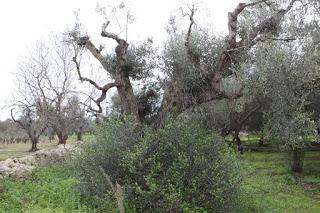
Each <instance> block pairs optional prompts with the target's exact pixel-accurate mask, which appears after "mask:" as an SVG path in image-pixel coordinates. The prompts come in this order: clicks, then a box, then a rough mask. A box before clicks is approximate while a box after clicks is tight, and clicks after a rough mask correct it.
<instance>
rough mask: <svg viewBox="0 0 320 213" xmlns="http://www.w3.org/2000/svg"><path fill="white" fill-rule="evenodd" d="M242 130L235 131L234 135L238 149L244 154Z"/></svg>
mask: <svg viewBox="0 0 320 213" xmlns="http://www.w3.org/2000/svg"><path fill="white" fill-rule="evenodd" d="M239 133H240V131H237V130H236V131H234V135H233V141H234V143H235V145H236V146H237V149H238V151H239V153H240V154H243V147H242V143H241V139H240V136H239Z"/></svg>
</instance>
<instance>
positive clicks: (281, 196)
mask: <svg viewBox="0 0 320 213" xmlns="http://www.w3.org/2000/svg"><path fill="white" fill-rule="evenodd" d="M242 160H243V163H244V168H245V173H244V182H245V185H244V188H245V191H246V192H247V193H248V194H249V195H250V197H252V199H253V200H252V212H288V213H289V212H290V213H291V212H297V213H298V212H299V213H303V212H305V213H313V212H314V213H317V212H320V153H319V152H308V153H306V156H305V161H304V164H305V166H304V172H303V174H301V175H299V176H298V178H295V177H294V175H292V174H291V173H290V172H289V171H288V168H287V166H286V162H285V161H286V156H285V155H284V154H282V153H255V152H252V153H245V154H244V155H243V156H242Z"/></svg>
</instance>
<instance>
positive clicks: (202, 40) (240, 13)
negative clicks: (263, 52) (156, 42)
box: [158, 0, 298, 126]
mask: <svg viewBox="0 0 320 213" xmlns="http://www.w3.org/2000/svg"><path fill="white" fill-rule="evenodd" d="M296 5H298V1H297V0H288V1H282V3H278V1H268V0H261V1H250V2H248V3H239V4H238V5H237V6H236V7H235V9H234V10H233V11H231V12H229V13H228V25H227V26H228V34H227V36H225V37H222V36H215V35H213V34H212V33H210V29H206V28H205V27H204V28H201V27H199V25H196V24H195V23H196V20H195V17H196V12H197V9H196V8H195V7H194V6H192V7H189V8H187V12H185V11H182V15H183V16H184V17H188V19H189V26H188V28H187V29H186V30H180V29H179V27H178V25H180V24H179V23H177V22H176V19H174V18H173V19H171V20H170V24H169V27H168V32H169V39H168V41H167V42H166V44H165V48H164V51H163V54H162V55H163V57H162V62H163V63H162V71H163V72H164V73H165V75H166V79H165V89H164V90H165V95H164V99H163V100H164V101H163V110H162V111H161V113H160V115H159V119H158V125H159V126H161V125H162V124H163V122H164V120H165V118H166V115H167V114H169V113H170V112H172V111H176V112H178V113H180V112H182V111H184V110H185V109H188V108H190V107H193V106H196V105H201V104H203V103H208V102H211V101H217V100H222V99H228V100H235V99H238V98H240V97H242V96H243V89H244V86H243V85H242V84H241V81H240V80H239V82H238V83H239V87H238V90H237V91H234V92H233V93H228V92H226V91H225V90H224V88H223V81H224V79H225V78H227V77H229V76H232V75H233V76H236V77H237V74H238V72H239V70H240V69H241V67H242V65H243V63H245V62H246V60H247V57H248V55H249V53H250V52H251V51H252V50H253V49H254V48H255V46H256V45H257V44H259V43H262V42H265V41H268V40H277V41H290V40H291V38H288V37H284V38H282V37H279V32H280V31H281V26H282V23H283V21H284V20H285V17H286V16H287V15H288V13H289V12H290V11H291V10H292V9H293V8H295V6H296ZM194 29H196V30H194ZM173 109H175V110H173Z"/></svg>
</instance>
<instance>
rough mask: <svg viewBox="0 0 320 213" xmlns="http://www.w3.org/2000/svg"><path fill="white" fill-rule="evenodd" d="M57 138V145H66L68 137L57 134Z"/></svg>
mask: <svg viewBox="0 0 320 213" xmlns="http://www.w3.org/2000/svg"><path fill="white" fill-rule="evenodd" d="M57 136H58V145H59V144H63V145H65V144H66V143H67V139H68V135H66V134H63V133H57Z"/></svg>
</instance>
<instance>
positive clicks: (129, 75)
mask: <svg viewBox="0 0 320 213" xmlns="http://www.w3.org/2000/svg"><path fill="white" fill-rule="evenodd" d="M116 11H120V12H121V13H122V14H125V21H124V22H125V23H124V25H125V26H126V27H125V35H123V33H122V34H120V35H118V34H116V33H113V32H110V31H109V28H110V24H111V19H110V17H109V16H108V15H107V12H109V11H106V9H105V8H103V7H98V12H99V13H101V14H102V16H103V17H104V18H105V20H106V22H105V23H103V24H102V28H101V36H102V37H103V38H107V39H110V40H113V41H114V42H115V43H116V44H117V46H116V47H115V49H114V52H110V51H104V46H103V45H100V47H96V46H95V44H94V43H93V42H92V41H91V39H90V37H89V36H88V35H86V34H85V35H83V32H81V30H80V28H79V25H77V26H76V27H75V29H74V30H72V31H71V32H70V37H71V44H72V45H73V47H74V54H75V55H74V57H73V61H74V63H75V65H76V68H77V73H78V77H79V80H80V81H85V82H88V83H89V84H91V85H92V86H93V87H94V88H95V89H96V90H98V91H99V92H101V95H100V96H98V97H97V98H96V97H92V96H91V97H90V98H91V100H92V101H93V102H94V103H95V105H96V107H97V108H95V107H92V106H91V105H90V106H88V107H89V110H91V111H93V112H96V113H102V111H103V109H102V106H101V103H102V102H103V101H104V100H105V99H106V97H107V92H108V90H109V89H111V88H116V89H117V94H118V96H119V99H120V103H121V107H122V109H123V111H124V112H125V114H127V115H131V116H133V118H134V119H135V121H136V123H138V124H139V123H141V120H140V116H139V106H138V102H137V98H136V96H135V94H134V89H133V85H132V81H134V80H141V79H145V78H146V77H148V76H150V73H151V71H152V69H153V65H154V63H153V53H154V52H153V47H152V40H151V39H148V40H146V41H145V42H141V43H133V44H131V45H129V42H128V40H127V33H128V25H129V24H130V23H132V21H133V17H132V15H131V13H130V11H129V10H128V9H127V8H126V6H125V5H124V4H123V3H121V4H119V5H117V6H116V7H113V10H112V11H110V13H111V14H114V13H116ZM120 27H121V26H120ZM122 36H124V37H122ZM83 50H87V51H89V52H90V53H91V55H92V56H93V57H94V58H95V59H96V60H98V62H99V63H100V65H101V66H102V67H103V69H104V70H105V71H106V72H107V73H108V75H109V77H110V78H111V80H108V79H105V81H106V82H107V83H104V84H103V85H100V84H99V83H97V82H98V81H97V80H94V79H93V78H88V77H84V76H83V75H82V72H81V69H80V68H81V66H80V59H79V58H80V57H81V55H82V54H81V53H82V52H83ZM97 72H101V71H97ZM108 81H109V82H108Z"/></svg>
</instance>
